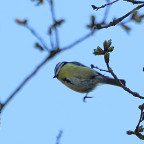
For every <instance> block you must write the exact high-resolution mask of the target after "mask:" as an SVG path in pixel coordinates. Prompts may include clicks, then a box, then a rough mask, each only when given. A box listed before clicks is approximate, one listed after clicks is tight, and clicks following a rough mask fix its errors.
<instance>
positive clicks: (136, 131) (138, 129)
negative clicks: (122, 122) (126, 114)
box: [127, 104, 144, 140]
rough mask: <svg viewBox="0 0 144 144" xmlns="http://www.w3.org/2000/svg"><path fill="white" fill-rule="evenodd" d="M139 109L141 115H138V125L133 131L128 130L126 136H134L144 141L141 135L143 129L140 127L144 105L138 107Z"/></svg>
mask: <svg viewBox="0 0 144 144" xmlns="http://www.w3.org/2000/svg"><path fill="white" fill-rule="evenodd" d="M139 109H140V110H141V114H140V118H139V121H138V124H137V126H136V128H135V130H134V131H131V130H129V131H127V134H128V135H132V134H133V135H136V136H137V137H138V138H139V139H141V140H144V135H142V134H141V133H142V132H143V131H144V128H143V126H140V124H141V122H142V121H144V104H142V105H140V106H139Z"/></svg>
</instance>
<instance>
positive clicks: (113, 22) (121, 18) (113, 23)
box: [94, 4, 144, 30]
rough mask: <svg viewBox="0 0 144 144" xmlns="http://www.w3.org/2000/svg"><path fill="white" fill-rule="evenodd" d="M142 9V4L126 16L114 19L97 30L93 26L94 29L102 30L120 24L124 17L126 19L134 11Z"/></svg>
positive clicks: (143, 5)
mask: <svg viewBox="0 0 144 144" xmlns="http://www.w3.org/2000/svg"><path fill="white" fill-rule="evenodd" d="M142 7H144V4H142V5H139V6H137V7H136V8H134V9H133V10H131V11H130V12H128V13H127V14H125V15H124V16H122V17H120V18H117V19H114V20H113V21H112V22H110V23H109V24H108V25H104V26H102V25H101V26H100V27H99V28H97V26H94V29H99V30H100V29H103V28H108V27H111V26H115V25H116V24H118V23H120V22H121V21H122V20H123V19H125V18H126V17H128V16H129V15H130V14H132V13H133V12H134V11H136V10H139V9H140V8H142Z"/></svg>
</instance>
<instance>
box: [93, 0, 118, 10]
mask: <svg viewBox="0 0 144 144" xmlns="http://www.w3.org/2000/svg"><path fill="white" fill-rule="evenodd" d="M118 1H119V0H115V1H113V2H111V3H107V4H104V5H102V6H100V7H96V6H95V5H91V6H92V8H93V9H94V10H96V11H97V10H99V9H101V8H104V7H106V6H109V5H112V4H113V3H115V2H118Z"/></svg>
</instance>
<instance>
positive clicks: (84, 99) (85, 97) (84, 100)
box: [83, 96, 93, 102]
mask: <svg viewBox="0 0 144 144" xmlns="http://www.w3.org/2000/svg"><path fill="white" fill-rule="evenodd" d="M87 98H93V97H90V96H84V97H83V102H86V99H87Z"/></svg>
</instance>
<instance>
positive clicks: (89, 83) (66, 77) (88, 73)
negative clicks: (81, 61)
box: [58, 63, 98, 93]
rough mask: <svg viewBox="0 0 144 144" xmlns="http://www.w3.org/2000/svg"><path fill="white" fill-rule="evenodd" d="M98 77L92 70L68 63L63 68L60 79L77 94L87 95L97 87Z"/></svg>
mask: <svg viewBox="0 0 144 144" xmlns="http://www.w3.org/2000/svg"><path fill="white" fill-rule="evenodd" d="M96 76H98V74H97V72H96V71H94V70H93V69H91V68H88V67H84V66H79V65H75V64H72V63H67V64H65V65H64V66H63V67H62V68H61V70H60V72H59V74H58V79H59V80H60V81H61V82H62V83H63V84H65V85H66V86H68V87H69V88H71V89H73V90H75V91H77V92H81V93H87V92H89V91H91V90H93V89H94V88H95V86H96V85H97V81H96Z"/></svg>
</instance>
